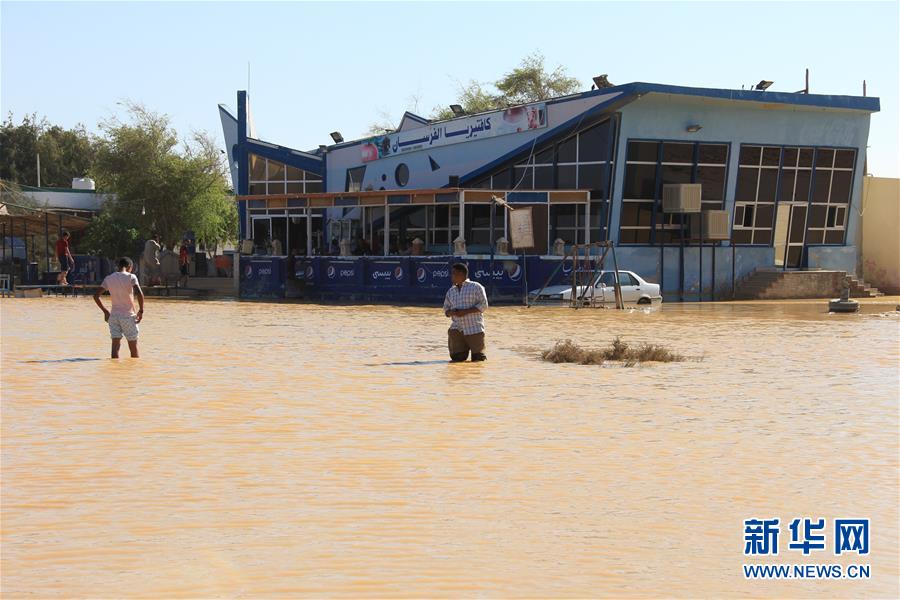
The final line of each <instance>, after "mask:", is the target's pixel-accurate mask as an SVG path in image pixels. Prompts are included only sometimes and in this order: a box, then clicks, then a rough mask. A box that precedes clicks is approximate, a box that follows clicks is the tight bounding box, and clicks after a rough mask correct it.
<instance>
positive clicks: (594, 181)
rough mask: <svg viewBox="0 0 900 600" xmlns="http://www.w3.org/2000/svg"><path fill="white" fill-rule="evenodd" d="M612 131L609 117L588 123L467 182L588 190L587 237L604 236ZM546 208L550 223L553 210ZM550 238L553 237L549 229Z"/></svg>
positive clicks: (508, 187)
mask: <svg viewBox="0 0 900 600" xmlns="http://www.w3.org/2000/svg"><path fill="white" fill-rule="evenodd" d="M614 134H615V127H614V125H613V123H612V121H610V120H609V119H607V120H604V121H602V122H600V123H596V124H593V125H590V126H589V127H586V128H585V129H582V130H581V131H578V132H576V133H574V134H572V135H570V136H568V137H566V138H564V139H562V140H557V141H554V142H551V143H549V144H545V145H543V146H540V147H537V148H534V149H533V151H532V152H529V155H528V156H527V157H524V158H520V160H518V161H517V162H515V163H513V164H508V165H504V166H503V167H500V168H498V169H497V170H495V171H494V172H493V173H492V174H490V175H487V176H485V177H483V178H480V179H478V180H477V181H475V182H473V183H472V184H471V186H472V187H479V188H485V189H494V190H548V189H550V190H576V189H577V190H588V191H590V194H591V208H590V227H591V240H592V241H598V240H601V239H605V238H606V237H607V236H606V228H605V226H606V223H607V222H608V220H607V217H608V213H609V194H610V186H611V182H612V168H613V160H612V155H611V151H612V138H613V136H614ZM550 212H551V214H550V220H551V225H550V226H551V227H552V213H553V211H550ZM581 218H582V219H583V216H582V217H581ZM579 235H581V234H579ZM581 237H582V238H583V237H584V236H583V235H582V236H581ZM550 239H551V241H552V240H553V239H556V238H555V237H554V236H553V235H552V233H551V234H550ZM580 242H581V243H583V242H584V240H583V239H580Z"/></svg>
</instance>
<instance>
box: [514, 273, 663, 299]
mask: <svg viewBox="0 0 900 600" xmlns="http://www.w3.org/2000/svg"><path fill="white" fill-rule="evenodd" d="M615 277H616V275H615V272H614V271H601V273H600V278H599V279H598V280H597V283H596V284H595V285H594V286H593V287H589V286H583V285H582V286H578V288H577V297H580V298H584V301H585V302H586V303H591V302H592V301H593V302H594V303H596V304H606V303H609V304H615V302H616V290H615ZM619 285H621V286H622V300H623V301H625V302H629V303H635V304H652V303H657V302H662V296H661V295H660V293H659V284H658V283H648V282H647V281H646V280H644V279H643V278H641V277H640V276H639V275H638V274H637V273H634V272H633V271H619ZM538 292H540V296H538ZM528 296H529V298H531V300H532V301H535V300H537V301H565V302H568V301H569V300H571V299H572V286H571V285H552V286H548V287H546V288H544V290H543V291H541V290H540V289H536V290H532V291H530V292H529V293H528Z"/></svg>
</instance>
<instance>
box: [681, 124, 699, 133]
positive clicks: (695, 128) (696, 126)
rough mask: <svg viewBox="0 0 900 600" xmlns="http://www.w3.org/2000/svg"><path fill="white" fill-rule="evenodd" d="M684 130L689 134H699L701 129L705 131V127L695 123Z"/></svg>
mask: <svg viewBox="0 0 900 600" xmlns="http://www.w3.org/2000/svg"><path fill="white" fill-rule="evenodd" d="M684 129H685V131H687V132H688V133H697V132H698V131H700V130H701V129H703V125H701V124H700V123H694V124H693V125H688V126H687V127H685V128H684Z"/></svg>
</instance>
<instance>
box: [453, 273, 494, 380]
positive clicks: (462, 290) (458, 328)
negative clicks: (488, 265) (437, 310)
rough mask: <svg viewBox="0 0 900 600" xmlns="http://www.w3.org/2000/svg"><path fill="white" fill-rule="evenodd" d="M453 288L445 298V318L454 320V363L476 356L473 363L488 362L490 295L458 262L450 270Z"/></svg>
mask: <svg viewBox="0 0 900 600" xmlns="http://www.w3.org/2000/svg"><path fill="white" fill-rule="evenodd" d="M450 279H451V281H452V282H453V285H452V286H451V287H450V289H449V290H448V291H447V295H446V296H445V297H444V315H446V316H447V317H450V319H452V323H451V325H450V329H449V330H448V331H447V348H448V350H449V351H450V360H451V361H453V362H462V361H464V360H466V359H467V358H468V357H469V352H471V353H472V362H478V361H482V360H486V359H487V357H486V356H485V355H484V311H485V310H487V306H488V302H487V294H485V292H484V286H483V285H481V284H480V283H478V282H476V281H471V280H470V279H469V268H468V267H467V266H466V265H465V264H464V263H456V264H455V265H453V267H452V268H451V270H450Z"/></svg>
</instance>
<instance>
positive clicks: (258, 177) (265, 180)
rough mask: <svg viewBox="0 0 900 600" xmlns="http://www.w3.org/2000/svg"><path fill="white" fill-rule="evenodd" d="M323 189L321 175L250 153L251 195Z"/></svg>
mask: <svg viewBox="0 0 900 600" xmlns="http://www.w3.org/2000/svg"><path fill="white" fill-rule="evenodd" d="M321 191H323V188H322V177H321V176H320V175H316V174H315V173H311V172H309V171H305V170H303V169H298V168H297V167H292V166H291V165H285V164H284V163H280V162H278V161H274V160H269V159H267V158H263V157H262V156H257V155H256V154H251V155H250V190H249V192H250V194H251V195H262V194H266V195H269V196H272V195H280V194H314V193H318V192H321Z"/></svg>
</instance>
